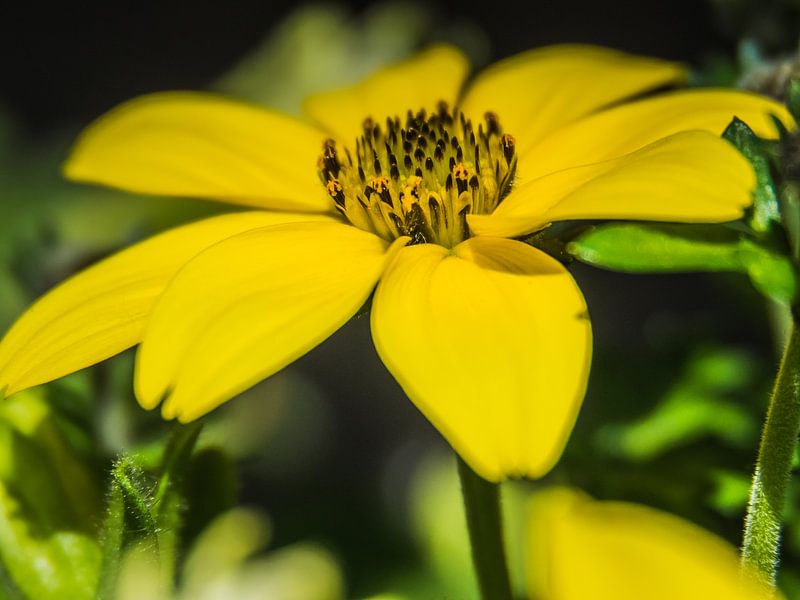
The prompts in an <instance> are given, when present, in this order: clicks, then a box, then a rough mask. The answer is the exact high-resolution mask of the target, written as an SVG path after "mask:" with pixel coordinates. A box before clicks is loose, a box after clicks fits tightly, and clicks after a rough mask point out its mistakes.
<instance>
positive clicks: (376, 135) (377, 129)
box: [372, 123, 381, 140]
mask: <svg viewBox="0 0 800 600" xmlns="http://www.w3.org/2000/svg"><path fill="white" fill-rule="evenodd" d="M372 135H373V137H374V138H375V139H376V140H377V139H378V138H379V137H380V135H381V126H380V125H378V124H377V123H376V124H375V127H373V128H372Z"/></svg>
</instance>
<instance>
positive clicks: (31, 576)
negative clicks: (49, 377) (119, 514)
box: [0, 391, 100, 600]
mask: <svg viewBox="0 0 800 600" xmlns="http://www.w3.org/2000/svg"><path fill="white" fill-rule="evenodd" d="M0 447H1V449H0V559H2V562H3V565H4V567H5V570H6V572H7V575H8V577H9V578H10V579H11V580H13V582H14V585H15V586H16V587H17V588H18V589H19V590H20V591H21V592H22V593H23V594H24V595H25V597H27V598H36V599H37V600H49V599H52V600H61V599H63V598H70V599H73V598H74V599H75V600H80V599H82V598H85V599H87V600H88V599H91V598H94V597H95V588H96V585H97V581H98V577H99V571H100V549H99V547H98V544H97V542H96V532H95V531H94V518H95V517H94V515H96V514H97V511H98V510H99V504H100V502H99V495H98V490H97V486H96V484H95V482H94V480H93V477H92V475H91V473H90V472H89V471H88V470H87V469H86V467H85V466H84V465H83V464H82V463H81V462H80V461H79V460H78V458H77V456H76V455H75V453H74V451H73V450H72V449H71V448H70V446H69V444H68V443H67V442H66V440H65V438H64V437H63V435H62V434H61V433H60V430H59V427H58V425H57V423H56V421H55V420H54V418H53V416H52V414H51V412H50V410H49V407H48V406H47V404H46V403H45V402H44V400H43V399H42V397H41V396H40V394H39V393H38V392H37V391H31V392H24V393H21V394H17V395H16V396H14V397H13V398H10V399H7V400H5V402H4V403H3V404H2V405H0Z"/></svg>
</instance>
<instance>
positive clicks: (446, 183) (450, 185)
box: [444, 173, 453, 192]
mask: <svg viewBox="0 0 800 600" xmlns="http://www.w3.org/2000/svg"><path fill="white" fill-rule="evenodd" d="M444 189H445V190H447V191H448V192H449V191H450V190H452V189H453V174H452V173H448V174H447V179H445V180H444Z"/></svg>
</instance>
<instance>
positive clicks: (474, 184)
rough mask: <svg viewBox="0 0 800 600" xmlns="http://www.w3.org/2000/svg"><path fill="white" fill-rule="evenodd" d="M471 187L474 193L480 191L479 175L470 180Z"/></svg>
mask: <svg viewBox="0 0 800 600" xmlns="http://www.w3.org/2000/svg"><path fill="white" fill-rule="evenodd" d="M469 187H471V188H472V189H473V191H474V190H477V189H478V176H477V175H473V176H472V177H470V178H469Z"/></svg>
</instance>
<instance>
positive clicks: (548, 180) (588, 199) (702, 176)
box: [469, 131, 755, 236]
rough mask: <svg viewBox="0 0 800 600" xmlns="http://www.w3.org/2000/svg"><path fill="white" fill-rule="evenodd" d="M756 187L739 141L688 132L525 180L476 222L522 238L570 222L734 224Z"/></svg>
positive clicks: (478, 227)
mask: <svg viewBox="0 0 800 600" xmlns="http://www.w3.org/2000/svg"><path fill="white" fill-rule="evenodd" d="M754 186H755V174H754V173H753V168H752V167H751V166H750V163H748V162H747V160H746V159H745V158H744V157H743V156H742V155H741V154H740V153H739V152H738V151H737V150H736V149H735V148H734V147H733V145H732V144H730V143H728V142H727V141H725V140H723V139H722V138H719V137H717V136H714V135H712V134H710V133H706V132H704V131H685V132H682V133H677V134H675V135H673V136H671V137H668V138H665V139H663V140H659V141H657V142H655V143H653V144H650V145H649V146H646V147H645V148H642V149H640V150H638V151H636V152H634V153H632V154H629V155H627V156H623V157H622V158H617V159H613V160H609V161H605V162H601V163H597V164H593V165H586V166H583V167H575V168H573V169H566V170H564V171H558V172H556V173H553V174H552V175H547V176H544V177H541V178H540V179H536V180H534V181H531V182H529V183H526V184H523V185H521V186H520V187H519V188H517V189H516V190H514V191H513V192H512V193H511V194H510V195H509V196H508V198H506V199H505V200H504V201H503V204H501V205H500V206H499V207H498V208H497V210H495V212H494V213H493V214H491V215H474V216H470V217H469V225H470V228H471V229H472V230H473V232H475V233H477V234H479V235H500V236H519V235H523V234H526V233H529V232H532V231H536V230H538V229H541V228H542V227H544V226H546V225H547V224H548V223H551V222H553V221H564V220H570V219H633V220H642V221H674V222H712V223H713V222H724V221H732V220H734V219H737V218H739V217H740V216H741V215H742V212H743V210H744V208H745V207H747V206H748V205H749V204H750V202H751V191H752V190H753V187H754Z"/></svg>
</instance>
